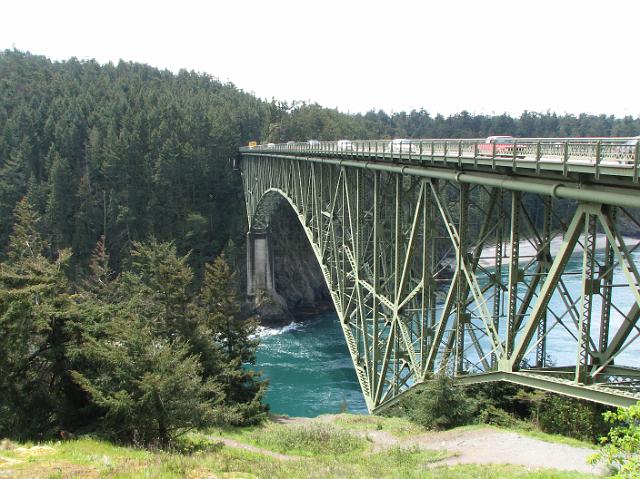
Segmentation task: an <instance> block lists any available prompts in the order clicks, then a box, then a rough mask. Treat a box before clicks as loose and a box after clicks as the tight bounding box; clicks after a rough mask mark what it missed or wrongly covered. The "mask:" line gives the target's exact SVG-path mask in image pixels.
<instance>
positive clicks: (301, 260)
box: [255, 202, 333, 325]
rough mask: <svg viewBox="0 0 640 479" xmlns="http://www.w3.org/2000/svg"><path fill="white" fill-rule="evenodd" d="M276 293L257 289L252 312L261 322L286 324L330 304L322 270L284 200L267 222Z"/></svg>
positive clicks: (327, 307)
mask: <svg viewBox="0 0 640 479" xmlns="http://www.w3.org/2000/svg"><path fill="white" fill-rule="evenodd" d="M271 232H272V241H273V254H274V262H275V283H276V294H275V295H272V294H268V293H266V292H259V293H258V294H256V297H255V313H256V314H258V315H259V316H260V317H261V319H262V322H263V323H264V324H270V325H273V324H288V323H290V322H291V321H292V320H293V319H294V318H300V317H303V316H304V315H306V314H312V313H316V312H320V311H326V310H328V309H331V308H332V307H333V305H332V303H331V296H330V295H329V291H328V290H327V287H326V285H325V282H324V278H323V276H322V271H321V270H320V266H319V265H318V262H317V260H316V257H315V255H314V253H313V250H312V249H311V245H310V244H309V241H308V240H307V237H306V235H305V233H304V231H303V229H302V226H301V225H300V223H299V221H298V218H297V217H296V214H295V212H294V211H293V210H292V209H291V207H290V206H289V205H288V204H286V203H284V202H283V204H282V205H281V206H280V208H279V209H278V211H277V213H276V214H274V217H273V219H272V223H271Z"/></svg>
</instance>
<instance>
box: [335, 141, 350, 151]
mask: <svg viewBox="0 0 640 479" xmlns="http://www.w3.org/2000/svg"><path fill="white" fill-rule="evenodd" d="M336 150H338V151H353V142H352V141H351V140H338V142H337V143H336Z"/></svg>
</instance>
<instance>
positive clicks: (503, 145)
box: [478, 135, 524, 158]
mask: <svg viewBox="0 0 640 479" xmlns="http://www.w3.org/2000/svg"><path fill="white" fill-rule="evenodd" d="M523 148H524V146H523V145H518V144H516V139H515V138H514V137H512V136H507V135H494V136H489V137H487V139H486V140H485V141H484V143H479V144H478V155H480V156H493V155H494V153H495V156H508V157H513V154H514V149H515V154H516V156H517V157H519V158H523V157H524V155H519V154H518V153H519V150H522V149H523Z"/></svg>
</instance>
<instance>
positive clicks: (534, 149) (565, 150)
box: [240, 137, 640, 182]
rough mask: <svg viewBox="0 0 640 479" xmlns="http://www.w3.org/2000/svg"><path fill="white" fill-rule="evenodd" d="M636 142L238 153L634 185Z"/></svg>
mask: <svg viewBox="0 0 640 479" xmlns="http://www.w3.org/2000/svg"><path fill="white" fill-rule="evenodd" d="M639 148H640V139H639V138H638V137H634V138H497V139H495V140H487V139H477V138H473V139H459V140H453V139H429V140H404V139H402V140H398V139H396V140H357V141H351V140H340V141H308V142H289V143H281V144H272V143H270V144H262V145H257V146H254V147H243V148H241V149H240V151H241V152H242V153H279V154H289V155H311V156H334V157H345V158H354V159H356V158H367V159H373V160H376V159H378V160H390V161H409V162H418V163H425V162H426V163H438V164H445V165H451V166H453V165H454V164H457V165H458V166H462V165H468V164H473V165H475V166H478V165H480V166H487V165H489V166H491V167H493V168H497V167H504V166H511V167H513V168H514V169H516V168H530V169H531V168H532V169H535V170H536V171H540V170H556V171H561V172H563V174H564V175H567V174H568V173H570V172H573V171H578V172H590V173H593V174H595V176H596V178H597V177H599V176H600V174H606V175H615V176H627V177H629V176H631V177H633V180H634V182H637V181H638V174H639V164H638V162H639V157H640V155H639Z"/></svg>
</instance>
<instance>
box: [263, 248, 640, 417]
mask: <svg viewBox="0 0 640 479" xmlns="http://www.w3.org/2000/svg"><path fill="white" fill-rule="evenodd" d="M634 259H635V260H636V261H635V262H636V264H640V254H635V255H634ZM580 269H581V263H580V258H579V257H574V258H572V259H571V261H570V263H569V266H568V271H580ZM563 279H564V282H565V284H566V286H567V289H568V290H569V291H570V292H571V293H572V295H574V294H577V292H578V291H580V289H581V280H582V278H581V276H580V275H567V276H564V277H563ZM503 280H504V281H506V280H507V278H506V273H505V277H504V278H503ZM613 282H614V284H622V285H624V284H625V283H626V278H625V277H624V276H623V275H622V273H621V272H620V271H616V273H615V275H614V281H613ZM521 294H524V291H521ZM633 301H634V298H633V295H632V294H631V291H630V290H629V288H627V287H622V288H615V290H614V294H613V303H614V304H615V305H617V306H618V308H620V310H621V311H628V310H629V308H630V307H631V305H632V304H633ZM502 303H503V304H505V303H506V296H505V297H503V300H502ZM600 306H601V302H600V299H599V297H598V296H596V299H595V301H594V312H595V314H594V324H593V326H592V330H591V337H592V339H593V341H594V343H595V344H597V341H598V334H599V331H598V319H597V318H598V317H599V311H600ZM577 307H578V308H579V305H577ZM488 308H489V309H490V310H491V308H492V301H491V300H489V302H488ZM550 309H551V310H553V311H556V312H558V314H561V312H563V311H566V305H565V304H564V300H563V299H562V297H561V296H560V294H559V293H558V292H557V291H556V292H555V293H554V295H553V296H552V299H551V301H550ZM549 316H551V315H549ZM561 319H562V322H563V323H565V324H566V325H567V327H563V326H562V324H560V323H557V322H555V324H552V323H554V321H553V320H551V318H550V324H549V330H548V340H547V344H548V353H549V359H550V361H551V363H552V364H555V365H559V366H560V365H569V364H575V361H576V358H575V354H576V353H575V351H576V339H575V326H573V324H572V321H571V319H570V318H569V317H568V316H567V315H564V317H563V318H561ZM622 321H623V315H622V314H621V313H620V312H619V311H616V310H613V311H612V315H611V325H612V331H615V330H616V329H617V328H618V327H619V326H620V324H621V323H622ZM504 328H505V325H504V324H501V327H500V330H501V334H502V336H504ZM638 334H640V333H635V334H632V336H631V338H630V339H629V340H628V341H627V347H626V349H625V350H624V351H623V352H622V353H621V354H620V355H619V356H618V358H617V360H616V363H617V364H619V365H625V366H633V367H640V338H638ZM260 336H261V341H262V342H261V345H260V347H259V349H258V354H257V366H256V367H257V369H261V370H262V371H263V372H264V375H265V377H267V378H269V380H270V384H269V389H268V392H267V396H266V402H267V403H268V404H269V405H270V406H271V410H272V411H273V412H274V413H281V414H288V415H290V416H305V417H315V416H317V415H320V414H325V413H336V412H339V411H340V410H342V409H343V408H345V407H346V409H347V410H348V411H349V412H353V413H362V414H366V412H367V409H366V406H365V403H364V399H363V397H362V393H361V392H360V386H359V384H358V380H357V377H356V374H355V372H354V370H353V365H352V363H351V357H350V356H349V351H348V349H347V346H346V343H345V340H344V336H343V334H342V330H341V328H340V324H339V322H338V317H337V315H336V314H335V313H333V312H331V313H325V314H320V315H317V316H312V317H308V318H305V319H304V321H303V322H302V321H301V322H300V323H292V324H291V325H289V326H286V327H284V328H279V329H270V328H262V330H261V331H260ZM611 336H613V333H612V334H611V335H610V337H611ZM480 341H481V342H486V338H483V339H481V340H480ZM533 354H534V352H533V351H532V352H531V354H529V355H528V359H530V360H531V361H533Z"/></svg>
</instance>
